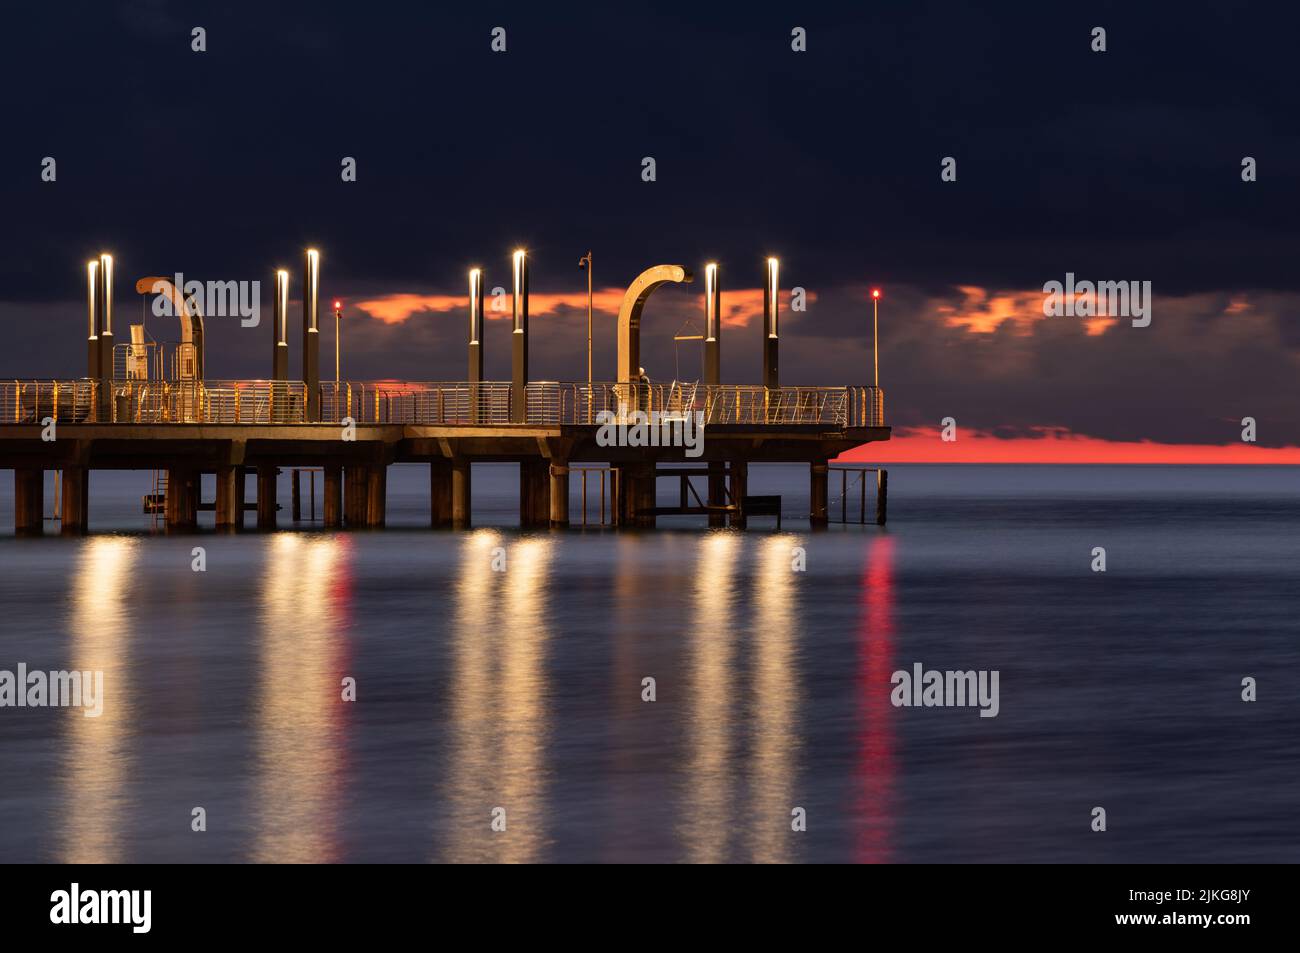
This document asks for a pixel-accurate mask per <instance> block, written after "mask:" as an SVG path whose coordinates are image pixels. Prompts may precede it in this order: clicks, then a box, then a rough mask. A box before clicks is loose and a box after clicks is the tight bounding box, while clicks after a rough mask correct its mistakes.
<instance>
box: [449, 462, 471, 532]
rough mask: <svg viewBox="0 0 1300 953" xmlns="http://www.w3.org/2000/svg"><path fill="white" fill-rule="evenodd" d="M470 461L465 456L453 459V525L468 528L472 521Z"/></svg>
mask: <svg viewBox="0 0 1300 953" xmlns="http://www.w3.org/2000/svg"><path fill="white" fill-rule="evenodd" d="M471 472H472V471H471V470H470V463H469V461H468V460H466V459H465V458H464V457H452V460H451V526H452V529H468V528H469V522H470V489H471V487H470V474H471Z"/></svg>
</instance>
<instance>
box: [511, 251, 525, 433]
mask: <svg viewBox="0 0 1300 953" xmlns="http://www.w3.org/2000/svg"><path fill="white" fill-rule="evenodd" d="M513 303H514V332H513V335H512V339H513V342H514V344H513V351H512V355H511V368H512V370H513V375H512V378H513V379H512V382H511V387H510V420H511V422H512V423H517V424H522V423H526V422H527V421H528V409H527V407H526V406H525V403H524V402H525V400H527V394H528V252H526V251H525V250H524V249H522V248H520V249H518V250H517V251H516V252H515V254H514V299H513Z"/></svg>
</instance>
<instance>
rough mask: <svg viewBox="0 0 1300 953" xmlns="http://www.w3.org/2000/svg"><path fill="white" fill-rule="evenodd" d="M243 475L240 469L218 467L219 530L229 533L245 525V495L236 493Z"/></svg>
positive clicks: (217, 505)
mask: <svg viewBox="0 0 1300 953" xmlns="http://www.w3.org/2000/svg"><path fill="white" fill-rule="evenodd" d="M241 473H242V471H241V470H240V468H239V467H217V503H216V517H217V529H219V530H223V531H225V532H227V533H232V532H234V531H235V530H237V529H242V528H243V525H244V508H243V506H242V504H243V495H242V494H240V493H237V492H235V490H236V485H237V484H238V483H239V480H240V475H241Z"/></svg>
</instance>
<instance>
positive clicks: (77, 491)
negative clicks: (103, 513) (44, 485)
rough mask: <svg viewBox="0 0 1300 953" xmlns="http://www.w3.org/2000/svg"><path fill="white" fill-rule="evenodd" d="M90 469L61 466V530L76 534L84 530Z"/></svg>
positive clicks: (86, 520)
mask: <svg viewBox="0 0 1300 953" xmlns="http://www.w3.org/2000/svg"><path fill="white" fill-rule="evenodd" d="M89 491H90V470H89V469H87V468H86V467H64V468H63V490H62V493H63V499H62V510H61V514H60V515H61V523H62V532H63V533H65V534H67V535H77V534H79V533H84V532H85V531H86V524H87V523H88V522H89V516H90V492H89Z"/></svg>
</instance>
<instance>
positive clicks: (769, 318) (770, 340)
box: [763, 258, 781, 390]
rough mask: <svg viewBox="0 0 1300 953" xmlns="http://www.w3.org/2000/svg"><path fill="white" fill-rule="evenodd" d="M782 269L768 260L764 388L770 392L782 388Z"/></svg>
mask: <svg viewBox="0 0 1300 953" xmlns="http://www.w3.org/2000/svg"><path fill="white" fill-rule="evenodd" d="M780 269H781V263H780V262H779V261H778V260H777V259H775V258H769V259H768V260H767V280H766V281H765V282H764V283H763V386H764V387H766V388H768V389H769V390H775V389H776V388H778V387H779V386H780V383H779V381H780V374H779V373H778V353H777V344H778V339H777V326H776V322H777V308H778V306H779V302H778V300H777V296H778V293H779V290H780V284H779V273H780Z"/></svg>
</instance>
